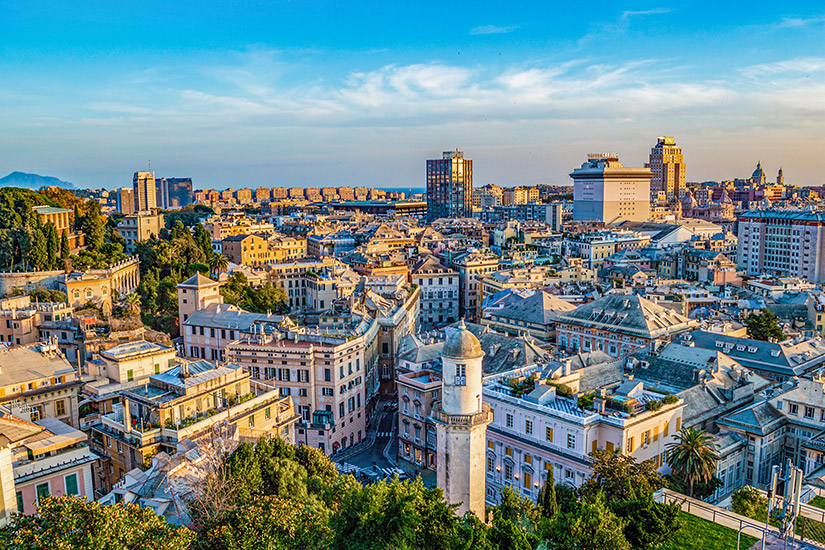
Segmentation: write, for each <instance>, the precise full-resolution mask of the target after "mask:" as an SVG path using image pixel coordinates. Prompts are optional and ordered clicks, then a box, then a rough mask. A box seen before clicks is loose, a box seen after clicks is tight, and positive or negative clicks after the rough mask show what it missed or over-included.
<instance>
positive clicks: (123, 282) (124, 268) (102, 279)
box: [57, 256, 140, 313]
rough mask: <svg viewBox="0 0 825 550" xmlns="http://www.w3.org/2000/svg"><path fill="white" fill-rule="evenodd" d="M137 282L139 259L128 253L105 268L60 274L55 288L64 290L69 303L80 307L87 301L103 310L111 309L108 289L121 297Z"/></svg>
mask: <svg viewBox="0 0 825 550" xmlns="http://www.w3.org/2000/svg"><path fill="white" fill-rule="evenodd" d="M139 284H140V260H139V259H138V257H137V256H131V257H129V258H127V259H125V260H122V261H120V262H118V263H116V264H115V265H113V266H111V267H108V268H105V269H90V270H88V271H84V272H79V271H73V272H71V273H66V274H64V275H60V276H59V277H58V279H57V289H58V290H60V291H61V292H65V293H66V298H67V299H68V302H69V305H70V306H71V307H73V308H80V307H82V306H84V305H86V304H87V303H89V302H92V303H94V304H95V305H96V306H98V307H99V308H101V309H102V310H103V312H104V313H109V312H111V311H112V292H113V291H114V292H117V294H118V295H119V296H125V295H127V294H129V293H131V292H134V291H135V290H137V287H138V285H139Z"/></svg>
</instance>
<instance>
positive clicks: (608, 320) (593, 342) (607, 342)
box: [556, 294, 697, 357]
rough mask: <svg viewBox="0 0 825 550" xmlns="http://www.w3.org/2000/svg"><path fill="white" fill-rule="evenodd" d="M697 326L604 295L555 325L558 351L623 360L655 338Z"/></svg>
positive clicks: (638, 302)
mask: <svg viewBox="0 0 825 550" xmlns="http://www.w3.org/2000/svg"><path fill="white" fill-rule="evenodd" d="M696 325H697V322H696V321H694V320H691V319H687V318H686V317H683V316H682V315H679V314H678V313H676V312H674V311H673V310H671V309H668V308H665V307H662V306H660V305H658V304H655V303H653V302H651V301H650V300H647V299H645V298H642V297H640V296H637V295H629V294H628V295H625V294H608V295H607V296H604V297H602V298H599V299H598V300H596V301H593V302H590V303H589V304H585V305H583V306H579V307H578V308H576V309H575V310H573V311H571V312H568V313H562V314H560V315H559V316H558V319H557V321H556V339H557V341H558V346H559V351H560V352H567V353H572V354H575V353H579V352H580V351H581V352H585V353H586V352H589V351H594V350H599V351H603V352H605V353H607V354H608V355H610V356H611V357H623V356H625V355H627V354H629V353H631V352H632V351H634V350H636V349H639V348H643V347H646V346H649V345H650V344H651V343H652V342H653V341H654V340H656V339H658V338H669V337H671V336H673V335H676V334H679V333H682V332H686V331H689V330H691V329H693V328H694V327H695V326H696Z"/></svg>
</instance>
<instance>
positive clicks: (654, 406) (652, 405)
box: [645, 401, 663, 411]
mask: <svg viewBox="0 0 825 550" xmlns="http://www.w3.org/2000/svg"><path fill="white" fill-rule="evenodd" d="M662 405H663V403H662V402H661V401H648V402H647V403H645V410H646V411H658V410H659V409H661V408H662Z"/></svg>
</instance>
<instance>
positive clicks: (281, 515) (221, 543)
mask: <svg viewBox="0 0 825 550" xmlns="http://www.w3.org/2000/svg"><path fill="white" fill-rule="evenodd" d="M332 536H333V533H332V530H331V529H330V528H329V527H328V526H327V525H326V522H325V520H324V518H323V517H322V516H321V515H319V514H318V513H317V512H316V511H313V510H312V509H310V508H308V507H306V506H301V505H296V504H295V503H293V502H292V501H290V500H289V499H284V498H279V497H274V496H264V497H258V498H256V499H254V500H253V501H252V502H249V503H245V504H242V505H241V506H238V507H235V508H233V509H232V510H231V511H230V512H229V513H228V514H227V515H226V516H224V517H222V518H221V519H220V520H219V521H215V522H213V523H210V524H208V525H206V526H205V527H204V528H203V529H202V531H201V536H200V537H199V539H198V546H199V547H200V548H203V549H204V550H206V549H209V550H245V549H247V548H258V549H261V550H313V549H324V548H328V547H329V544H330V542H331V541H332Z"/></svg>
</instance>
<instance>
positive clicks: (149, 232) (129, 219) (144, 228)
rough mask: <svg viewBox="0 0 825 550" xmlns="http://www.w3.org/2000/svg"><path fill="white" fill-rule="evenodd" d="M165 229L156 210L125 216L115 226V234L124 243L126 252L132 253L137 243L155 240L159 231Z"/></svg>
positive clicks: (161, 215) (160, 215)
mask: <svg viewBox="0 0 825 550" xmlns="http://www.w3.org/2000/svg"><path fill="white" fill-rule="evenodd" d="M164 227H166V225H165V222H164V220H163V214H160V213H158V211H157V210H152V211H151V212H137V213H135V214H130V215H128V216H125V217H124V218H123V220H122V221H121V222H119V223H118V224H117V232H118V233H120V236H121V237H123V239H124V240H125V241H126V252H127V253H129V254H132V253H134V251H135V245H136V244H137V243H140V242H143V241H148V240H149V239H154V238H157V237H158V236H159V235H160V230H161V229H163V228H164Z"/></svg>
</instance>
